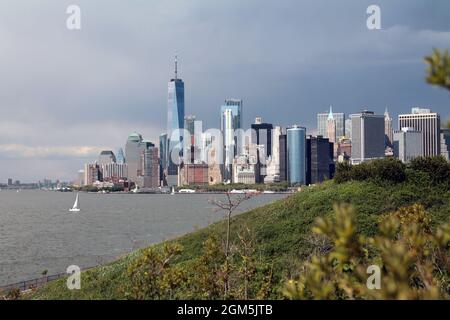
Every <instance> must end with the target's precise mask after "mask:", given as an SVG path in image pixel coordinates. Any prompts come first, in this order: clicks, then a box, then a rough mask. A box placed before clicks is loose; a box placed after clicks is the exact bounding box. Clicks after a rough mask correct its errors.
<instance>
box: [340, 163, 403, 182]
mask: <svg viewBox="0 0 450 320" xmlns="http://www.w3.org/2000/svg"><path fill="white" fill-rule="evenodd" d="M334 180H335V182H336V183H344V182H347V181H352V180H353V181H368V180H370V181H374V182H378V183H401V182H403V181H405V180H406V166H405V165H404V164H403V163H402V162H401V161H400V160H398V159H395V158H385V159H377V160H373V161H367V162H363V163H361V164H358V165H351V164H348V163H339V164H338V165H337V168H336V174H335V177H334Z"/></svg>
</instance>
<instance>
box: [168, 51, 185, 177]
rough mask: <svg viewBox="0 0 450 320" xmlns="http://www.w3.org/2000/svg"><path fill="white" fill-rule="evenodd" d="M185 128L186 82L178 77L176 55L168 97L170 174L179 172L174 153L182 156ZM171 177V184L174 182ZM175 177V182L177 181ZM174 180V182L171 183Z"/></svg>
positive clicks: (173, 174)
mask: <svg viewBox="0 0 450 320" xmlns="http://www.w3.org/2000/svg"><path fill="white" fill-rule="evenodd" d="M183 129H184V82H183V80H181V79H178V60H177V57H175V78H174V79H171V80H170V81H169V85H168V99H167V139H168V149H167V156H168V166H167V171H168V172H167V174H168V176H176V175H177V174H178V164H179V163H174V162H173V159H174V158H173V157H172V154H175V155H178V154H180V157H181V156H182V150H183V147H182V143H183V134H182V131H183ZM170 180H173V179H169V177H168V183H169V185H172V184H173V182H172V181H170ZM176 180H177V179H176V178H175V182H176ZM171 182H172V183H171Z"/></svg>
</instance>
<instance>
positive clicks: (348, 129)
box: [345, 119, 352, 140]
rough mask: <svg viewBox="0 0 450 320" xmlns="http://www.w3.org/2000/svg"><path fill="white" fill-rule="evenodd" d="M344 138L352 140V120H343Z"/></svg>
mask: <svg viewBox="0 0 450 320" xmlns="http://www.w3.org/2000/svg"><path fill="white" fill-rule="evenodd" d="M345 137H347V138H348V139H350V140H351V139H352V119H346V120H345Z"/></svg>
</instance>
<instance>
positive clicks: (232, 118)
mask: <svg viewBox="0 0 450 320" xmlns="http://www.w3.org/2000/svg"><path fill="white" fill-rule="evenodd" d="M220 128H221V130H222V135H223V147H224V180H225V181H227V180H229V181H231V180H232V176H233V174H232V166H233V159H234V157H235V156H236V155H238V154H241V153H242V141H241V137H240V133H239V131H238V133H237V134H235V130H238V129H242V100H238V99H227V100H225V105H223V106H221V108H220Z"/></svg>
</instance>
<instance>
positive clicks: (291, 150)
mask: <svg viewBox="0 0 450 320" xmlns="http://www.w3.org/2000/svg"><path fill="white" fill-rule="evenodd" d="M287 153H288V156H287V165H288V167H287V174H288V181H289V183H290V184H291V185H304V184H305V183H306V128H303V127H299V126H296V125H295V126H292V127H290V128H289V129H287Z"/></svg>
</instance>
